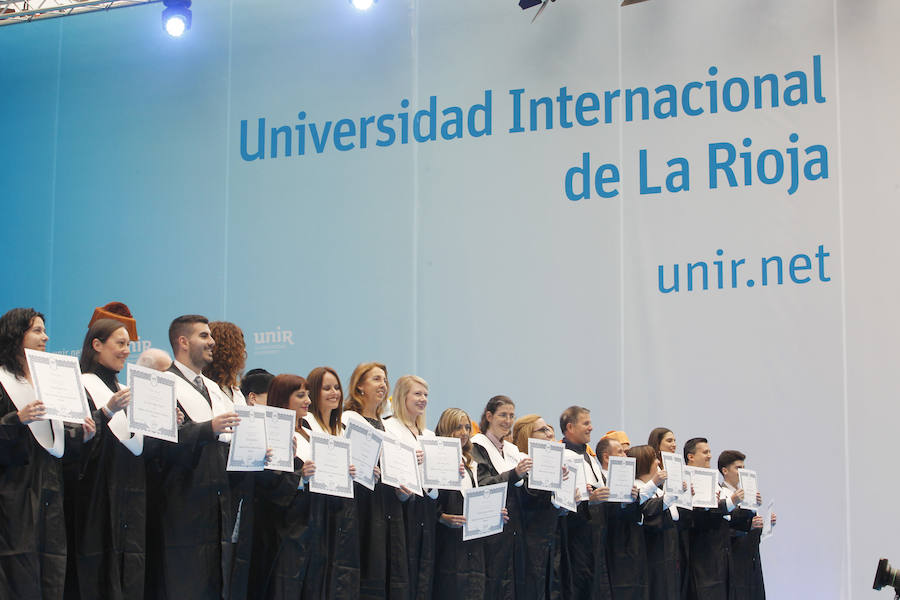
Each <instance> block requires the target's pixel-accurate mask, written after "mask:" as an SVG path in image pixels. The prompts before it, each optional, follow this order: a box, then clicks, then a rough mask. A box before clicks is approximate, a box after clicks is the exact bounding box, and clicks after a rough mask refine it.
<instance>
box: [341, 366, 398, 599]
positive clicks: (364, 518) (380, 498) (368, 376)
mask: <svg viewBox="0 0 900 600" xmlns="http://www.w3.org/2000/svg"><path fill="white" fill-rule="evenodd" d="M389 386H390V384H389V382H388V376H387V367H386V366H385V365H384V364H382V363H379V362H365V363H362V364H359V365H357V367H356V368H355V369H354V370H353V374H352V375H350V384H349V385H348V386H347V397H346V399H345V400H344V413H343V415H342V418H343V421H344V423H345V424H347V423H349V422H350V421H351V420H365V421H366V422H367V423H368V424H369V425H371V426H372V427H374V428H375V429H378V430H379V431H384V430H385V424H384V421H382V420H381V413H382V411H383V409H384V406H385V404H387V398H388V389H389ZM378 473H379V471H378V470H377V468H376V475H377V474H378ZM353 497H354V499H355V500H356V509H357V514H358V515H359V529H360V539H361V540H364V544H361V547H360V557H359V563H360V564H359V566H360V582H359V598H361V599H366V598H371V599H373V600H374V599H375V598H386V599H388V600H390V599H393V598H406V593H407V588H408V586H409V574H408V570H407V567H408V565H407V557H406V537H405V528H404V526H403V504H402V503H401V500H400V497H399V495H398V492H397V491H396V490H395V489H394V488H392V487H390V486H388V485H385V484H384V483H381V482H380V481H378V478H377V477H376V483H375V489H372V490H370V489H369V488H367V487H366V486H364V485H362V484H361V483H354V485H353Z"/></svg>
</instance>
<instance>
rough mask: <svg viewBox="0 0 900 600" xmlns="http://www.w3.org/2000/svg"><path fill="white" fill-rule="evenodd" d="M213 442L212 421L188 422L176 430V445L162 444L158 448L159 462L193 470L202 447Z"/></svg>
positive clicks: (214, 438)
mask: <svg viewBox="0 0 900 600" xmlns="http://www.w3.org/2000/svg"><path fill="white" fill-rule="evenodd" d="M215 440H216V435H215V434H214V433H213V430H212V421H203V422H202V423H195V422H193V421H188V422H186V423H184V424H183V425H182V426H181V427H179V428H178V443H177V444H164V445H163V446H162V448H160V453H159V455H160V460H161V461H162V462H163V463H166V464H174V465H179V466H181V467H184V468H186V469H193V468H194V467H196V466H197V463H198V462H199V460H200V456H201V454H202V452H203V447H204V446H205V445H206V444H209V443H210V442H214V441H215Z"/></svg>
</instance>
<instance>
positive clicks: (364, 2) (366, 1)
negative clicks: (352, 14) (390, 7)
mask: <svg viewBox="0 0 900 600" xmlns="http://www.w3.org/2000/svg"><path fill="white" fill-rule="evenodd" d="M350 4H352V5H353V8H355V9H356V10H369V9H370V8H372V5H373V4H375V0H350Z"/></svg>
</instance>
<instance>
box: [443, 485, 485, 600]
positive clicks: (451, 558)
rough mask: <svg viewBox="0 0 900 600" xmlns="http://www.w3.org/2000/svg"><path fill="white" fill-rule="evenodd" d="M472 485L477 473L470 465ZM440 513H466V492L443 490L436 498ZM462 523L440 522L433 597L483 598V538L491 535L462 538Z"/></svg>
mask: <svg viewBox="0 0 900 600" xmlns="http://www.w3.org/2000/svg"><path fill="white" fill-rule="evenodd" d="M467 471H468V478H469V482H470V483H471V487H473V488H474V487H476V479H475V473H473V470H472V469H471V468H467ZM437 505H438V516H440V513H444V514H448V515H461V514H463V496H462V493H461V492H459V491H457V490H441V491H440V492H439V494H438V499H437ZM462 534H463V529H462V527H448V526H446V525H444V524H443V523H441V522H440V521H439V522H438V526H437V535H436V553H435V568H434V596H433V598H434V600H459V599H460V598H465V600H482V599H487V598H489V596H486V594H485V584H486V579H485V574H484V542H485V540H486V539H488V538H479V539H475V540H467V541H463V539H462Z"/></svg>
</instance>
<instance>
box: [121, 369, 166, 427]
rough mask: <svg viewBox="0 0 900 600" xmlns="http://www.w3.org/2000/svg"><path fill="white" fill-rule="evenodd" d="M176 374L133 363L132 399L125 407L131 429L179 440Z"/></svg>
mask: <svg viewBox="0 0 900 600" xmlns="http://www.w3.org/2000/svg"><path fill="white" fill-rule="evenodd" d="M175 377H176V376H175V375H173V374H172V373H166V372H161V371H157V370H156V369H148V368H146V367H139V366H137V365H132V364H129V365H128V366H127V368H126V381H128V388H129V389H130V390H131V402H129V403H128V407H127V408H126V409H125V412H126V414H127V415H128V431H129V432H131V433H141V434H143V435H145V436H147V437H154V438H157V439H160V440H166V441H168V442H174V443H176V444H177V443H178V413H177V412H176V406H177V400H176V398H175V385H176V384H175Z"/></svg>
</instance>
